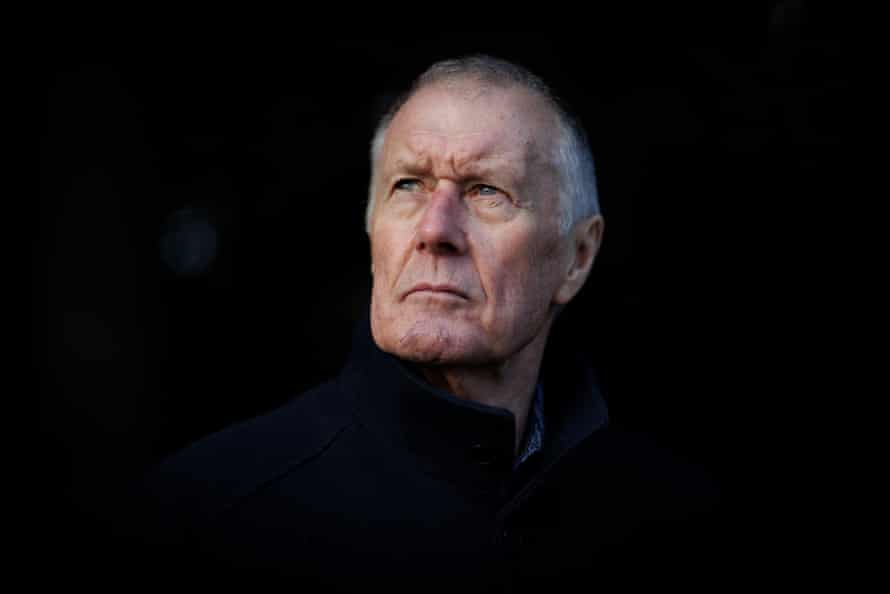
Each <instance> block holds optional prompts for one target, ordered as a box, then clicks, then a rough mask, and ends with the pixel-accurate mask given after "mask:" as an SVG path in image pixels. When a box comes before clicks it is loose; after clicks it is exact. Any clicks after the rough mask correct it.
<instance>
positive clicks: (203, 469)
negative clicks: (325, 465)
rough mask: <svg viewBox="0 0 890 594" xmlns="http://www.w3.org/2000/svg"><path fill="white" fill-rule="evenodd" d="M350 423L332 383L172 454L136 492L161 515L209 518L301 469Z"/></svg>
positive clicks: (334, 383) (146, 475) (139, 483)
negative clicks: (270, 483) (264, 486)
mask: <svg viewBox="0 0 890 594" xmlns="http://www.w3.org/2000/svg"><path fill="white" fill-rule="evenodd" d="M351 422H352V415H351V413H350V411H349V410H348V409H347V408H346V406H344V403H343V399H342V398H340V393H339V388H338V385H337V382H336V380H331V381H329V382H326V383H324V384H321V385H320V386H317V387H316V388H313V389H311V390H309V391H308V392H305V393H303V394H301V395H299V396H296V397H294V398H292V399H291V400H289V401H288V402H286V403H285V404H283V405H282V406H280V407H278V408H276V409H274V410H272V411H270V412H268V413H265V414H262V415H260V416H257V417H255V418H252V419H249V420H246V421H242V422H240V423H237V424H235V425H232V426H229V427H227V428H225V429H222V430H220V431H218V432H216V433H213V434H210V435H208V436H206V437H204V438H201V439H199V440H198V441H196V442H194V443H192V444H191V445H189V446H187V447H185V448H183V449H181V450H179V451H178V452H175V453H174V454H172V455H171V456H169V457H167V458H165V459H164V460H163V461H162V462H160V463H159V464H157V465H155V466H154V467H153V468H151V469H150V470H149V471H148V472H147V473H145V474H144V475H143V476H142V477H141V478H140V479H139V480H138V481H137V482H136V483H135V485H134V492H135V496H136V497H137V498H138V499H140V500H142V501H143V502H146V503H147V504H148V505H150V506H151V507H154V508H156V509H157V510H159V511H160V513H163V514H172V515H175V516H181V515H187V516H193V519H194V518H196V517H197V516H203V517H209V516H212V515H214V514H215V513H217V512H219V511H222V510H223V509H225V508H226V507H228V506H229V505H232V504H233V503H235V502H236V501H237V500H239V499H240V498H242V497H244V496H247V495H249V494H250V493H252V492H254V491H256V490H258V489H260V488H262V487H263V485H266V484H268V483H269V482H272V481H274V480H276V479H277V478H280V477H281V476H283V475H285V474H287V473H289V472H292V471H294V470H296V469H298V468H299V467H300V466H301V465H303V464H304V463H306V462H307V461H308V460H311V459H313V458H314V457H316V456H317V455H319V454H320V453H321V452H323V451H324V450H325V449H326V448H327V446H329V445H330V444H331V443H332V442H333V441H335V440H336V439H337V437H338V436H339V435H340V434H341V433H342V432H343V430H344V429H345V428H347V427H348V426H349V425H350V424H351Z"/></svg>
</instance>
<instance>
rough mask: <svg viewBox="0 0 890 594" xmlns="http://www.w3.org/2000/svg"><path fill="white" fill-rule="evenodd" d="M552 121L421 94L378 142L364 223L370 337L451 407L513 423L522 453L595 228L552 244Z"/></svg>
mask: <svg viewBox="0 0 890 594" xmlns="http://www.w3.org/2000/svg"><path fill="white" fill-rule="evenodd" d="M557 130H558V127H557V124H556V116H555V114H554V113H553V112H552V110H551V109H550V108H549V106H548V105H547V104H546V102H545V101H544V100H543V99H541V98H540V97H538V96H537V95H535V94H533V93H532V92H530V91H527V90H525V89H522V88H520V87H511V88H500V87H492V86H485V85H483V84H481V83H478V82H476V81H472V80H468V81H460V82H457V83H455V82H451V83H449V84H435V85H432V86H428V87H425V88H423V89H421V90H420V91H418V92H417V93H416V94H415V95H414V96H413V97H412V98H411V99H409V100H408V102H407V103H406V104H405V105H404V106H403V107H402V108H401V109H400V110H399V112H398V114H397V115H396V117H395V118H394V119H393V121H392V123H391V124H390V128H389V130H388V131H387V135H386V141H385V143H384V147H383V151H382V153H381V155H380V158H379V161H378V163H377V164H376V166H377V168H378V169H377V172H378V175H377V178H376V179H377V183H376V186H375V188H374V192H375V205H374V210H373V212H372V215H371V225H370V228H369V235H370V240H371V259H372V264H371V271H372V275H373V290H372V298H371V330H372V334H373V337H374V340H375V342H376V343H377V345H378V346H379V347H380V348H381V349H382V350H384V351H386V352H389V353H392V354H393V355H395V356H397V357H400V358H401V359H404V360H407V361H410V362H413V363H415V364H416V365H417V366H418V368H419V369H420V370H421V372H422V373H423V374H424V375H425V377H426V378H427V380H428V381H430V382H431V383H433V384H434V385H437V386H439V387H441V388H444V389H446V390H448V391H449V392H451V393H453V394H455V395H456V396H458V397H459V398H465V399H468V400H474V401H476V402H480V403H483V404H488V405H491V406H499V407H503V408H506V409H508V410H510V411H511V412H513V414H514V415H515V418H516V421H517V431H516V444H517V447H518V444H519V443H520V442H521V436H522V435H523V431H524V428H525V421H526V418H527V414H528V409H529V405H530V402H531V398H532V395H533V391H534V386H535V383H536V381H537V376H538V370H539V368H540V363H541V358H542V356H543V352H544V347H545V345H546V339H547V334H548V332H549V329H550V326H551V324H552V322H553V318H554V315H555V311H556V308H557V307H558V306H559V305H563V304H565V303H568V302H569V301H570V300H571V299H572V297H574V296H575V294H576V293H577V292H578V290H580V288H581V286H582V285H583V283H584V281H585V280H586V278H587V276H588V274H589V271H590V268H591V265H592V263H593V259H594V257H595V254H596V251H597V250H598V247H599V244H600V240H601V235H602V226H603V221H602V217H600V216H595V217H591V218H589V219H587V220H585V221H580V222H579V223H578V224H576V225H575V226H574V228H573V229H572V231H571V232H570V233H569V234H568V235H567V236H560V234H559V230H558V215H559V210H558V209H559V197H558V189H559V180H558V174H557V171H556V169H555V168H554V166H553V160H552V155H553V152H554V142H555V140H556V134H557Z"/></svg>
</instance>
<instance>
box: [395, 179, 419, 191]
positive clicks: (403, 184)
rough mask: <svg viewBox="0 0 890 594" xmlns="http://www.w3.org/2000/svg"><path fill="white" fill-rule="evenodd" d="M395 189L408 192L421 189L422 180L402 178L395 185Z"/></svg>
mask: <svg viewBox="0 0 890 594" xmlns="http://www.w3.org/2000/svg"><path fill="white" fill-rule="evenodd" d="M393 189H394V190H403V191H407V192H414V191H417V190H418V189H420V180H416V179H400V180H399V181H397V182H396V183H395V185H394V186H393Z"/></svg>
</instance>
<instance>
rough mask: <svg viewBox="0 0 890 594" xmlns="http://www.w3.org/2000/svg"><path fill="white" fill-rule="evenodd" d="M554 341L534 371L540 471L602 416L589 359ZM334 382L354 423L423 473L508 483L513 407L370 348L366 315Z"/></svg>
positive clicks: (467, 482)
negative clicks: (478, 399)
mask: <svg viewBox="0 0 890 594" xmlns="http://www.w3.org/2000/svg"><path fill="white" fill-rule="evenodd" d="M560 346H564V345H548V347H547V352H546V353H545V357H544V361H543V364H542V371H541V377H540V380H541V382H542V384H543V388H544V391H545V393H546V394H547V398H545V401H544V402H545V406H544V418H545V424H546V426H547V431H546V436H545V441H544V444H543V448H542V450H541V452H540V453H539V454H537V456H538V461H537V463H536V464H535V466H536V467H537V468H539V469H541V470H544V469H546V468H549V467H550V466H552V465H553V464H554V463H555V462H556V461H557V460H558V459H559V458H561V457H562V456H563V455H564V454H566V453H567V452H568V451H570V450H572V449H573V448H575V447H576V446H577V445H578V444H579V443H580V442H581V441H583V440H584V439H585V438H586V437H588V436H589V435H590V434H592V433H593V432H594V431H596V430H597V429H600V428H602V427H604V426H605V425H606V423H607V421H608V413H607V410H606V404H605V401H604V400H603V397H602V395H601V394H600V390H599V389H598V387H597V382H596V379H595V377H594V375H593V371H592V370H591V369H590V366H589V365H588V364H586V363H585V362H584V361H583V360H582V359H581V358H580V357H578V356H577V355H575V354H574V353H571V352H567V351H566V350H565V349H561V348H560ZM339 381H340V384H341V386H342V387H343V388H344V392H345V394H346V395H347V396H348V397H349V398H350V400H351V401H352V404H353V407H354V410H355V412H356V416H357V417H358V419H359V422H360V423H361V424H362V425H364V426H365V427H366V428H367V429H368V430H369V431H371V432H372V433H373V434H375V435H376V436H377V437H378V438H379V439H380V440H381V441H382V442H383V443H385V444H387V445H388V446H389V447H391V448H393V449H394V450H397V453H402V454H408V455H411V456H413V457H414V458H415V461H416V462H417V463H418V464H419V465H420V466H421V467H423V468H424V469H425V470H426V471H427V472H428V473H430V474H433V475H435V476H438V477H441V478H443V479H445V480H448V481H449V482H452V483H455V484H458V485H460V486H461V487H470V488H471V489H472V490H479V491H480V492H482V493H492V492H499V493H501V494H505V493H506V491H507V490H508V489H509V488H510V487H509V485H513V484H515V480H514V479H515V477H513V476H511V475H512V472H513V470H512V469H513V458H514V447H515V442H516V438H515V419H514V416H513V413H512V412H510V411H509V410H507V409H504V408H499V407H493V406H487V405H483V404H477V403H475V402H469V401H466V400H461V399H459V398H457V397H455V396H453V395H452V394H450V393H448V392H445V391H443V390H441V389H438V388H436V387H434V386H432V385H430V384H429V383H427V382H426V381H424V380H423V379H422V378H421V377H420V376H419V375H417V374H416V373H415V372H413V371H411V370H410V369H409V367H408V366H407V365H405V364H404V363H403V362H402V361H401V360H399V359H398V358H396V357H394V356H392V355H390V354H388V353H385V352H383V351H382V350H380V349H379V348H378V347H377V345H376V344H375V343H374V341H373V339H372V337H371V329H370V321H369V318H368V316H365V317H364V319H363V320H362V321H361V322H359V324H358V325H357V326H356V330H355V333H354V336H353V344H352V350H351V352H350V355H349V359H348V362H347V364H346V366H345V367H344V369H343V371H342V373H341V374H340V377H339Z"/></svg>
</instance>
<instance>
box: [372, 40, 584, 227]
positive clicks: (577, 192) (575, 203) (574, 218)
mask: <svg viewBox="0 0 890 594" xmlns="http://www.w3.org/2000/svg"><path fill="white" fill-rule="evenodd" d="M461 80H473V81H476V82H480V83H485V84H490V85H492V86H495V87H500V88H509V87H512V86H519V87H522V88H525V89H528V90H530V91H532V92H534V93H536V94H538V95H539V96H541V97H542V98H544V99H545V100H546V101H547V103H548V104H549V105H550V107H551V108H552V109H553V111H554V112H555V114H556V116H557V121H558V125H559V137H558V139H557V142H556V150H555V154H554V164H555V165H556V169H557V171H558V172H559V177H560V192H559V197H560V212H559V231H560V234H562V235H566V234H567V233H568V232H569V230H571V228H572V227H573V226H574V224H575V223H577V222H578V221H579V220H581V219H584V218H587V217H589V216H592V215H595V214H599V213H600V206H599V194H598V192H597V187H596V173H595V169H594V164H593V155H592V153H591V150H590V145H589V143H588V141H587V136H586V134H585V133H584V129H583V128H582V127H581V124H580V123H579V122H578V120H577V119H576V118H575V117H574V116H573V115H572V114H571V113H570V111H569V110H568V108H567V107H566V106H565V105H564V104H563V103H562V101H561V100H560V99H559V98H558V97H556V95H555V94H554V93H553V91H552V90H551V88H550V87H549V86H548V85H547V84H546V83H545V82H544V81H543V80H542V79H541V78H539V77H538V76H536V75H535V74H533V73H532V72H530V71H529V70H527V69H525V68H523V67H522V66H519V65H517V64H513V63H512V62H507V61H506V60H502V59H500V58H494V57H492V56H486V55H472V56H466V57H462V58H457V59H452V60H443V61H440V62H436V63H435V64H433V65H432V66H430V67H429V68H428V69H427V70H426V71H425V72H423V74H421V75H420V76H419V77H417V78H416V79H415V80H414V82H413V83H412V84H411V86H410V87H409V89H408V90H407V91H406V92H405V93H403V94H401V95H400V96H399V97H397V98H396V100H395V101H394V102H393V104H392V106H391V107H390V108H389V109H388V110H387V111H386V113H385V114H384V115H383V117H382V118H381V119H380V122H379V123H378V124H377V128H376V129H375V131H374V137H373V139H372V140H371V182H370V186H369V189H368V206H367V210H366V211H365V230H366V231H367V232H368V233H370V231H371V214H372V212H373V210H374V188H375V187H376V185H377V164H378V160H379V158H380V155H381V153H382V152H383V145H384V143H385V141H386V132H387V130H388V129H389V125H390V124H391V123H392V121H393V119H394V118H395V116H396V114H397V113H398V111H399V110H400V109H401V108H402V106H403V105H405V103H407V101H408V100H409V99H410V98H411V97H412V96H414V94H415V93H417V92H418V91H419V90H420V89H422V88H424V87H427V86H430V85H432V84H434V83H450V82H457V81H461Z"/></svg>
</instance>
